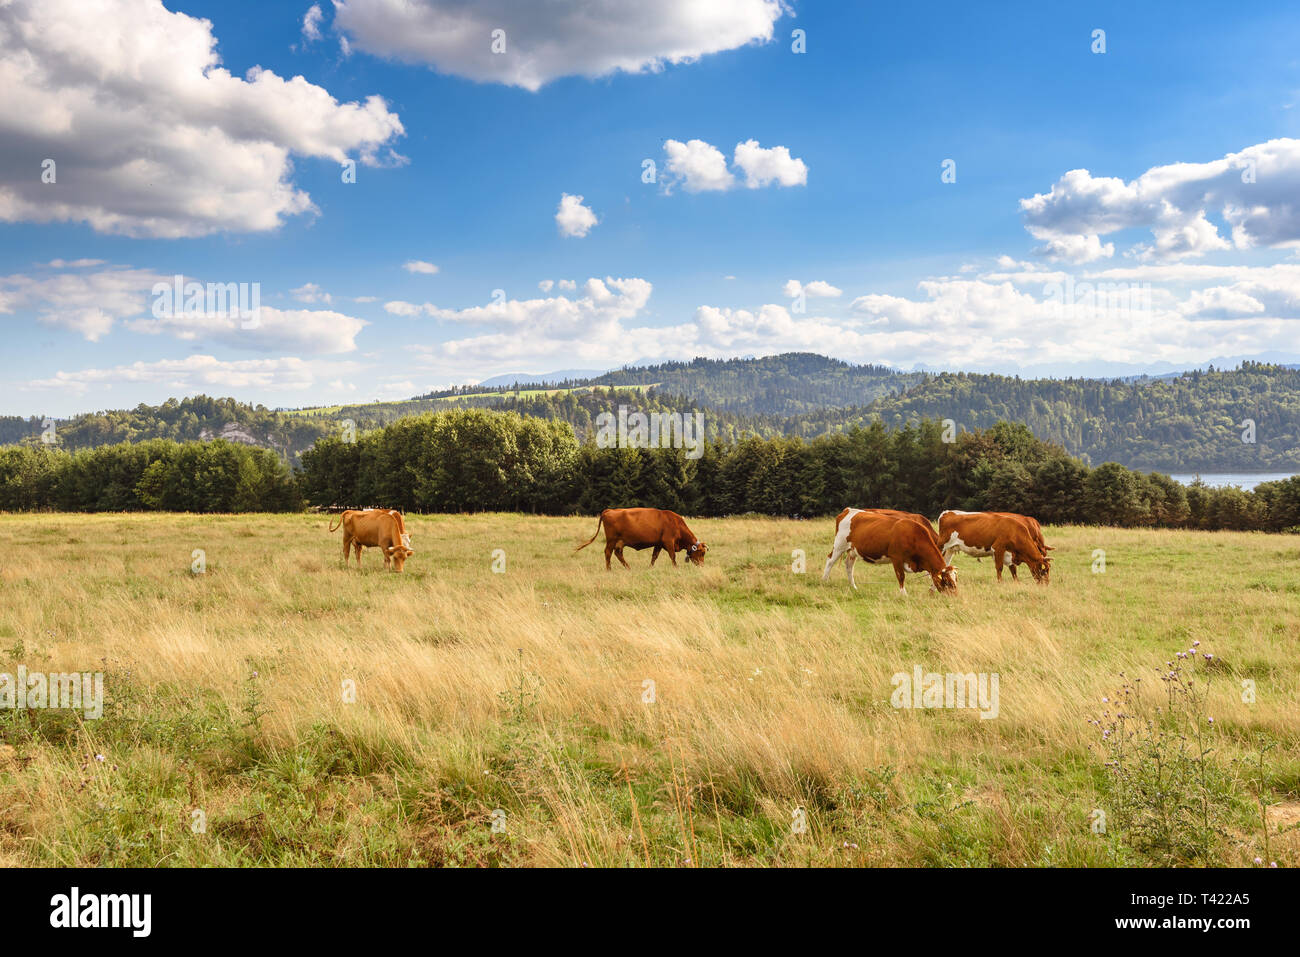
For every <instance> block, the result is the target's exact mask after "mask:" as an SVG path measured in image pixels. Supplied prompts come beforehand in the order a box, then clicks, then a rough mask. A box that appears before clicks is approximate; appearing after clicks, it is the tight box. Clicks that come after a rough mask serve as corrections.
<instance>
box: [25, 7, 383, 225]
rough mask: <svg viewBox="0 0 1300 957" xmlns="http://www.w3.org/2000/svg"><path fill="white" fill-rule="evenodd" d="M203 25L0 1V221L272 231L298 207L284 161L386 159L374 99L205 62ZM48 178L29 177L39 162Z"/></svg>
mask: <svg viewBox="0 0 1300 957" xmlns="http://www.w3.org/2000/svg"><path fill="white" fill-rule="evenodd" d="M216 46H217V38H216V37H215V36H214V35H213V33H212V24H211V22H209V21H208V20H203V19H199V18H196V17H190V16H187V15H185V14H183V13H175V12H172V11H169V10H167V9H166V8H165V7H164V6H163V5H162V3H161V2H160V0H118V2H113V3H107V2H83V0H9V2H5V3H0V141H3V142H4V146H5V161H4V163H3V164H0V221H6V222H19V221H28V222H85V223H88V224H89V225H90V226H91V227H92V228H94V229H95V230H97V231H99V232H105V233H119V234H123V235H128V236H139V237H164V238H177V237H184V236H204V235H208V234H211V233H215V232H220V231H232V232H255V231H263V230H270V229H275V228H276V227H277V226H279V225H280V224H281V223H282V222H283V221H284V220H285V218H286V217H288V216H293V215H297V214H301V213H305V212H308V211H311V210H313V208H314V207H313V205H312V201H311V197H310V196H308V194H307V193H306V192H304V191H303V190H301V189H298V188H297V187H296V186H295V185H294V183H293V181H292V173H293V163H292V160H291V157H293V156H294V155H297V156H299V157H306V158H320V159H324V160H329V161H332V162H334V163H337V164H341V163H343V162H344V161H345V160H347V159H349V158H351V157H359V158H360V160H361V162H363V163H367V164H370V165H380V164H382V163H386V162H399V161H400V160H401V158H400V157H397V156H396V154H393V153H392V152H391V149H388V151H387V152H386V153H385V154H384V155H381V150H383V149H384V148H385V147H386V145H387V144H389V143H390V142H391V141H392V140H394V139H395V138H396V137H398V136H400V135H402V134H403V132H404V131H403V128H402V123H401V121H400V120H399V119H398V117H397V115H396V114H395V113H392V112H390V111H389V109H388V108H387V106H386V105H385V103H384V101H383V100H382V99H381V98H380V97H378V96H371V97H369V98H368V99H366V100H365V101H364V102H360V103H358V102H351V103H340V102H339V101H338V100H336V99H335V98H334V97H333V96H331V95H330V93H329V91H327V90H325V89H324V88H322V87H320V86H316V85H315V84H312V83H309V82H307V80H305V79H304V78H303V77H301V76H297V77H294V78H292V79H284V78H283V77H280V76H278V75H276V74H275V73H273V72H271V71H269V70H263V69H261V68H259V67H253V68H252V69H250V70H248V72H247V73H246V75H245V76H244V77H242V78H241V77H239V76H235V75H233V74H232V73H230V72H229V71H228V70H227V69H225V68H223V67H222V66H221V60H220V57H219V56H218V54H217V51H216ZM47 159H49V160H53V161H54V163H55V165H54V167H53V175H54V182H53V183H47V182H42V180H41V176H40V173H41V171H42V169H43V165H42V164H43V163H44V162H45V160H47Z"/></svg>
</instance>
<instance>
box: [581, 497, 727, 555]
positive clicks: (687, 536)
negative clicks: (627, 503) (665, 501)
mask: <svg viewBox="0 0 1300 957" xmlns="http://www.w3.org/2000/svg"><path fill="white" fill-rule="evenodd" d="M602 526H603V527H604V529H605V568H606V569H610V568H612V566H611V565H610V563H609V557H610V555H617V556H618V560H619V562H621V563H622V565H623V567H624V568H629V569H630V568H631V567H632V566H631V565H629V564H628V563H627V560H626V559H625V558H624V557H623V549H624V548H635V549H636V550H637V551H640V550H641V549H643V548H653V549H654V552H653V553H652V554H651V555H650V564H651V565H652V566H653V565H654V563H655V561H656V559H658V558H659V552H660V551H666V552H667V553H668V557H669V558H671V559H672V561H673V564H674V565H676V564H677V553H678V552H685V553H686V559H687V560H688V561H692V562H694V563H695V564H697V565H703V564H704V553H705V552H706V551H708V546H706V545H705V544H704V543H703V542H702V541H700V540H699V539H698V538H696V537H695V534H694V533H693V532H692V531H691V530H690V529H689V528H687V527H686V522H685V520H684V519H683V518H682V517H681V516H680V515H678V514H677V513H676V512H670V511H669V510H668V509H666V508H607V509H605V510H604V511H603V512H601V513H600V518H598V519H597V520H596V534H595V535H592V536H591V538H589V539H587V541H585V542H583V543H582V544H581V545H579V546H578V547H577V548H575V549H574V552H575V553H576V552H580V551H582V549H584V548H586V547H587V546H588V545H590V544H591V543H592V542H594V541H595V540H596V536H598V535H599V534H600V529H601V527H602Z"/></svg>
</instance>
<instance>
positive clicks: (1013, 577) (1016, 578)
mask: <svg viewBox="0 0 1300 957" xmlns="http://www.w3.org/2000/svg"><path fill="white" fill-rule="evenodd" d="M1011 580H1012V581H1013V582H1018V581H1020V576H1019V575H1017V574H1016V563H1015V562H1012V563H1011Z"/></svg>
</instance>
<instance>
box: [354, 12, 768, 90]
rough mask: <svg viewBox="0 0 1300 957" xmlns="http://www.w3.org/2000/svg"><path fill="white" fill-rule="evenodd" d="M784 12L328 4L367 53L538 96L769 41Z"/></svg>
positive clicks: (655, 69)
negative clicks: (577, 82) (563, 83)
mask: <svg viewBox="0 0 1300 957" xmlns="http://www.w3.org/2000/svg"><path fill="white" fill-rule="evenodd" d="M784 12H785V7H784V4H783V3H782V2H781V0H710V2H708V3H701V2H699V0H661V2H657V3H645V2H643V0H573V2H547V3H518V2H516V0H475V2H474V3H465V2H464V0H335V14H334V25H335V28H336V29H337V30H340V31H342V33H343V34H344V36H345V37H347V38H348V39H350V40H351V42H352V45H353V46H354V47H356V48H357V49H361V50H365V51H366V52H368V53H374V54H377V55H379V56H385V57H394V58H396V59H399V60H403V61H406V62H408V63H423V64H428V65H429V66H431V67H433V68H434V69H436V70H439V71H440V72H443V73H450V74H454V75H456V76H463V77H467V78H469V79H471V80H476V81H480V82H494V83H505V84H509V85H511V86H519V87H523V88H524V89H526V90H537V89H539V88H540V87H541V86H542V85H543V84H545V83H549V82H550V81H551V80H554V79H556V78H558V77H561V76H575V75H576V76H587V77H596V76H605V75H607V74H610V73H615V72H618V71H623V72H627V73H640V72H644V71H657V70H660V69H662V68H663V67H664V65H665V64H675V63H686V62H690V61H692V60H695V59H698V58H699V57H701V56H704V55H706V54H709V53H718V52H720V51H723V50H732V49H735V48H736V47H741V46H744V45H746V44H749V43H762V42H766V41H768V40H771V39H772V34H773V24H774V23H775V22H776V21H777V20H778V19H779V18H780V17H781V15H782V14H783V13H784ZM496 30H502V31H504V37H503V42H504V50H501V48H500V43H501V42H502V41H498V43H497V49H498V50H500V52H493V42H494V36H493V31H496Z"/></svg>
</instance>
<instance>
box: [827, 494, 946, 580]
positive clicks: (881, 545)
mask: <svg viewBox="0 0 1300 957" xmlns="http://www.w3.org/2000/svg"><path fill="white" fill-rule="evenodd" d="M846 511H848V512H849V514H848V515H847V516H841V518H844V519H845V520H844V521H839V520H837V521H836V525H835V543H834V545H832V546H831V553H830V555H829V556H828V557H827V559H826V569H825V570H824V571H823V572H822V581H825V580H826V579H827V578H828V577H830V573H831V568H832V567H834V565H835V563H836V562H837V561H838V560H839V558H840V556H841V555H843V556H844V570H845V572H846V573H847V574H848V577H849V584H850V585H852V586H853V587H854V588H855V589H856V588H857V587H858V585H857V583H856V582H855V581H854V580H853V563H854V562H855V561H857V560H858V559H859V558H861V559H862V560H863V561H866V562H870V563H871V564H873V565H880V564H884V563H886V562H888V563H889V564H891V565H893V566H894V574H895V575H897V576H898V589H899V591H900V592H901V593H902V594H904V595H906V594H907V585H906V573H907V572H928V573H929V575H930V581H931V582H932V583H933V585H934V587H935V589H937V590H938V591H941V592H949V591H956V590H957V569H955V568H953V567H952V566H951V565H949V564H948V563H947V562H945V561H944V558H943V554H942V553H941V552H940V551H939V545H938V543H937V542H936V541H935V534H934V529H933V528H931V527H930V523H929V522H928V521H924V520H923V521H919V522H918V521H917V520H916V519H914V518H910V517H906V516H905V515H904V516H895V515H888V514H879V512H878V511H876V510H870V509H847V510H846ZM884 511H888V510H884Z"/></svg>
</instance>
